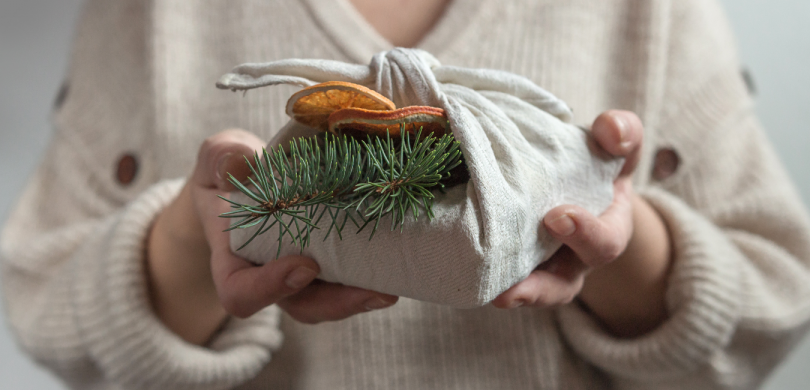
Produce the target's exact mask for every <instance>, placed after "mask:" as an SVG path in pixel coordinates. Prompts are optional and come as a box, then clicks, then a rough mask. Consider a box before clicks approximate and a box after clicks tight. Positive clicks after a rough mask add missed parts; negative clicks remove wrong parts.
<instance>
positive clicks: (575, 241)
mask: <svg viewBox="0 0 810 390" xmlns="http://www.w3.org/2000/svg"><path fill="white" fill-rule="evenodd" d="M618 184H619V185H617V186H616V192H617V193H616V194H615V198H614V201H613V203H612V204H611V205H610V207H608V209H607V210H605V212H604V213H602V215H600V216H599V217H598V218H597V217H595V216H593V215H592V214H591V213H589V212H587V211H586V210H585V209H583V208H581V207H578V206H560V207H556V208H554V209H552V210H551V211H550V212H549V213H548V214H546V216H545V218H543V224H544V225H545V227H546V229H547V230H548V231H549V233H551V235H552V237H554V238H555V239H557V240H559V241H560V242H562V243H563V244H565V245H567V246H568V247H570V248H571V250H572V251H573V252H574V253H575V254H576V255H577V256H578V257H579V258H580V259H581V260H582V262H583V263H585V264H586V265H588V266H590V267H599V266H602V265H604V264H607V263H609V262H610V261H613V260H615V259H616V258H618V257H619V255H621V254H622V252H624V250H625V248H626V247H627V242H628V241H629V240H630V236H631V235H632V234H633V213H632V202H631V199H630V195H629V192H630V191H631V189H630V185H629V181H622V182H621V183H618Z"/></svg>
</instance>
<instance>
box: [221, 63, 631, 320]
mask: <svg viewBox="0 0 810 390" xmlns="http://www.w3.org/2000/svg"><path fill="white" fill-rule="evenodd" d="M335 80H339V81H349V82H352V83H356V84H363V85H366V86H368V87H370V88H372V89H374V90H377V91H379V92H381V93H382V94H383V95H384V96H386V97H388V98H390V99H392V101H393V102H394V103H395V104H396V106H397V107H398V108H401V107H407V106H434V107H440V108H443V109H444V110H445V112H446V113H447V116H448V118H449V121H450V128H451V130H452V131H453V133H454V135H455V137H456V139H457V140H459V141H460V142H461V144H462V150H463V152H464V160H465V163H466V165H467V168H468V170H469V172H470V176H471V179H470V181H469V182H468V183H467V184H466V185H465V186H457V187H454V188H451V189H449V190H448V191H447V194H444V195H439V197H438V198H437V199H436V201H435V203H434V207H433V210H434V215H435V217H434V218H433V219H432V220H430V221H427V220H426V219H425V217H424V216H423V218H422V219H421V220H414V219H413V218H409V219H408V220H406V223H405V225H404V227H403V228H402V231H400V229H399V228H396V229H389V228H387V227H388V226H390V225H391V222H390V218H384V219H383V220H381V225H382V228H381V229H380V230H378V231H377V232H376V233H375V236H374V239H371V240H369V239H368V235H369V233H368V232H366V233H364V234H352V233H354V232H353V231H352V228H351V226H349V227H348V228H347V229H346V230H344V233H343V234H342V238H341V236H338V235H336V234H331V235H329V236H327V230H326V229H319V230H315V231H314V232H313V234H312V238H311V240H312V243H311V244H310V245H309V246H308V247H307V248H305V249H304V250H303V252H302V251H301V249H300V248H299V247H298V246H296V245H294V244H292V243H290V242H286V244H282V249H281V252H280V255H282V256H283V255H289V254H299V253H303V254H304V255H306V256H309V257H311V258H313V259H317V261H318V264H319V266H320V269H321V273H320V275H319V278H321V279H323V280H326V281H330V282H336V283H342V284H345V285H350V286H357V287H362V288H367V289H370V290H374V291H380V292H384V293H388V294H393V295H398V296H403V297H408V298H414V299H419V300H423V301H428V302H434V303H440V304H449V305H452V306H456V307H475V306H481V305H484V304H486V303H488V302H490V301H492V300H493V299H495V298H496V297H497V296H498V295H500V294H501V293H502V292H504V291H506V290H507V289H508V288H509V287H511V286H513V285H514V284H515V283H517V282H519V281H521V280H523V279H525V278H526V276H528V275H529V273H531V271H532V270H534V268H535V267H537V265H538V263H540V262H542V261H543V260H546V259H548V258H549V257H550V256H551V255H552V254H553V253H554V252H555V251H556V250H557V249H558V248H559V247H560V243H559V242H557V241H555V240H554V239H553V238H552V237H551V235H550V234H549V233H548V232H547V231H546V230H545V228H543V223H542V220H543V216H545V215H546V213H548V212H549V211H550V210H551V209H552V208H554V207H556V206H560V205H564V204H573V205H578V206H581V207H583V208H584V209H585V210H588V211H589V212H591V213H593V214H595V215H598V214H601V213H602V212H603V211H604V210H605V209H606V208H607V207H608V206H609V205H610V203H611V201H612V200H613V180H614V179H615V178H616V176H617V175H618V173H619V170H620V169H621V167H622V160H621V159H611V160H607V159H604V157H602V156H600V155H597V154H595V153H594V152H593V151H592V150H591V149H590V148H589V144H588V139H587V137H588V136H587V133H586V132H585V131H583V130H581V129H580V128H578V127H576V126H574V125H571V124H570V123H567V122H570V120H571V117H572V114H571V110H570V109H569V108H568V106H566V105H565V103H563V102H562V101H560V100H559V99H557V98H556V97H554V95H552V94H550V93H548V92H547V91H545V90H543V89H542V88H540V87H538V86H537V85H535V84H534V83H532V82H531V81H530V80H529V79H526V78H525V77H521V76H518V75H515V74H512V73H508V72H503V71H498V70H491V69H470V68H463V67H454V66H442V65H441V64H440V63H439V61H438V60H437V59H436V58H435V57H433V56H432V55H431V54H430V53H427V52H425V51H422V50H416V49H401V48H400V49H394V50H391V51H388V52H382V53H379V54H376V55H375V56H374V57H373V58H372V59H371V63H370V65H368V66H363V65H355V64H347V63H344V62H338V61H327V60H282V61H278V62H274V63H267V64H247V65H242V66H239V67H237V68H236V69H234V70H233V72H231V73H228V74H226V75H225V76H223V77H222V78H221V79H220V81H219V82H218V83H217V86H219V87H220V88H224V89H232V90H250V89H253V88H258V87H263V86H272V85H278V84H295V85H301V86H311V85H314V84H316V83H320V82H326V81H335ZM300 126H304V125H300ZM304 127H305V126H304ZM285 130H287V131H302V130H303V132H305V133H307V134H310V133H311V132H312V130H311V129H299V127H298V126H291V125H289V124H288V125H286V126H285V127H284V128H282V130H281V131H280V132H279V134H278V135H277V136H276V137H275V139H278V138H281V139H284V140H287V139H290V138H291V137H290V136H289V134H286V132H285ZM273 144H276V143H275V142H273V141H271V146H276V145H277V144H276V145H273ZM282 146H287V145H284V144H283V143H282ZM231 199H232V200H238V201H239V202H240V203H243V204H254V203H255V202H253V201H252V200H251V199H249V198H248V197H247V196H246V195H244V194H241V193H239V192H236V193H233V194H232V195H231ZM261 227H262V225H258V226H255V227H253V228H249V229H237V230H234V231H232V232H231V248H232V249H233V250H234V252H235V253H239V255H240V256H242V257H244V258H246V259H248V260H251V261H253V262H255V263H258V264H263V263H265V262H267V261H272V259H274V258H275V256H276V253H279V252H278V245H279V244H278V239H277V238H278V236H279V230H280V229H281V227H280V226H279V225H276V226H275V227H273V228H271V229H270V230H269V231H267V232H266V233H265V234H264V235H263V236H260V237H259V238H257V239H255V240H254V241H252V242H251V244H250V245H248V246H247V247H245V248H243V249H241V250H240V249H239V248H240V247H241V246H242V244H243V243H245V242H247V240H248V239H250V237H251V236H253V235H254V234H255V233H256V230H258V229H260V228H261ZM355 231H356V229H355ZM325 238H326V239H325ZM329 238H331V239H329ZM288 241H289V240H288Z"/></svg>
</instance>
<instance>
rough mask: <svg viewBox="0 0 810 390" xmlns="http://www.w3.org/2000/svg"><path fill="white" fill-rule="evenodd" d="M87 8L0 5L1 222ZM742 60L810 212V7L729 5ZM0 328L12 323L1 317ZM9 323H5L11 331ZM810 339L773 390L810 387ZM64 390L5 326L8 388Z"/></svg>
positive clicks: (3, 371)
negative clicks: (82, 10)
mask: <svg viewBox="0 0 810 390" xmlns="http://www.w3.org/2000/svg"><path fill="white" fill-rule="evenodd" d="M80 3H81V0H36V1H31V0H2V1H0V86H2V89H0V183H2V184H0V221H3V220H5V218H6V216H7V215H8V212H9V210H10V209H11V207H12V202H13V201H14V199H15V198H16V196H17V195H18V194H19V192H20V189H21V188H22V186H23V185H24V183H25V180H26V178H27V177H28V176H29V175H30V174H31V172H32V171H33V169H34V166H35V165H36V162H37V160H38V159H39V157H40V155H41V153H42V151H43V149H44V147H45V144H46V143H47V140H48V138H49V137H50V127H49V124H48V118H49V115H50V108H51V105H52V102H53V99H54V97H55V95H56V92H57V90H58V88H59V85H60V83H61V80H62V76H63V75H64V72H65V67H66V62H67V54H68V47H69V43H70V40H71V34H72V29H73V24H74V23H75V19H76V17H77V15H78V12H79V8H80ZM723 3H724V4H725V6H726V8H727V10H728V13H729V16H730V18H731V21H732V24H733V26H734V29H735V31H736V33H737V38H738V41H739V44H740V51H741V56H742V59H743V62H744V63H745V64H746V65H747V67H748V69H749V70H750V71H751V74H753V76H754V79H755V81H756V85H757V89H758V91H759V96H758V111H759V114H760V118H761V120H762V122H763V123H764V125H765V127H766V128H767V129H768V133H769V135H770V137H771V140H772V141H773V143H774V145H775V147H776V149H777V150H778V152H779V154H780V155H781V156H782V160H783V161H784V162H785V164H786V165H787V168H788V171H789V173H790V174H791V176H792V177H793V180H794V181H795V182H796V183H797V186H798V187H799V190H800V192H801V194H802V197H803V198H804V201H805V204H810V172H808V168H810V125H808V123H810V22H808V20H810V1H807V0H769V1H766V0H724V1H723ZM0 321H5V320H4V319H3V317H2V313H0ZM3 325H5V324H4V323H3ZM808 368H810V339H806V340H805V342H804V343H803V344H802V345H801V346H800V347H799V348H798V349H797V350H796V351H795V352H794V353H793V354H792V355H791V357H790V358H789V359H788V360H787V361H786V362H785V364H783V365H782V366H781V367H780V368H779V369H778V370H777V371H776V373H775V374H774V375H773V376H772V377H771V378H770V379H769V380H768V382H767V385H766V386H765V388H766V389H769V390H777V389H807V388H808V387H810V385H809V384H810V369H808ZM60 388H61V386H60V385H59V384H58V382H57V381H56V380H55V379H53V378H52V377H51V376H50V375H49V374H48V373H47V372H45V371H43V370H42V369H40V368H38V367H37V366H35V365H34V364H33V363H31V362H30V361H29V360H28V359H27V358H26V357H25V356H24V355H22V354H21V353H20V352H19V350H18V349H17V347H16V345H15V344H14V342H13V340H12V338H11V335H10V334H9V332H8V330H7V329H6V327H5V326H0V389H15V390H29V389H31V390H49V389H60Z"/></svg>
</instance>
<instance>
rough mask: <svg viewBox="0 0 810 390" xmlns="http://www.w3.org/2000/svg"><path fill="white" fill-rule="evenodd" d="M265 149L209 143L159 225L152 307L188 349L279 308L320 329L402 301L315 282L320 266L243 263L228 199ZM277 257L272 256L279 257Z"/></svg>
mask: <svg viewBox="0 0 810 390" xmlns="http://www.w3.org/2000/svg"><path fill="white" fill-rule="evenodd" d="M263 146H264V142H262V141H261V140H260V139H259V138H257V137H256V136H255V135H253V134H251V133H248V132H245V131H242V130H226V131H223V132H220V133H217V134H215V135H213V136H211V137H210V138H208V139H206V140H205V142H204V143H203V144H202V146H201V147H200V151H199V154H198V157H197V165H196V167H195V168H194V172H193V173H192V175H191V177H190V178H189V179H188V181H187V183H186V185H185V187H184V188H183V190H182V191H181V192H180V195H179V196H178V197H177V199H175V201H174V202H173V203H172V204H170V205H169V206H168V207H167V208H166V209H165V210H164V211H163V213H161V215H160V216H159V217H158V219H157V221H156V222H155V226H154V227H153V229H152V231H151V233H150V238H149V249H148V252H149V254H148V256H147V258H148V268H149V274H150V277H151V286H150V287H151V293H152V302H153V306H154V308H155V311H156V312H157V314H158V316H159V317H160V318H161V320H162V321H163V322H164V323H165V324H166V325H167V326H168V327H169V328H170V329H172V330H173V331H174V332H176V333H177V334H179V335H180V336H181V337H183V338H184V339H186V340H187V341H190V342H193V343H196V344H202V343H205V342H206V341H207V340H208V339H209V338H210V337H211V335H212V334H213V333H214V332H215V331H216V330H217V329H218V328H219V326H220V325H221V323H222V321H223V320H224V319H225V318H227V316H228V315H232V316H235V317H240V318H245V317H249V316H251V315H253V314H254V313H256V312H258V311H259V310H261V309H263V308H265V307H267V306H269V305H272V304H278V305H279V306H280V307H281V308H282V309H284V310H285V311H286V312H287V313H288V314H289V315H290V316H291V317H293V318H294V319H296V320H298V321H300V322H304V323H308V324H314V323H318V322H322V321H334V320H340V319H344V318H347V317H350V316H352V315H355V314H358V313H363V312H367V311H369V310H373V309H381V308H384V307H389V306H391V305H393V304H394V303H396V301H397V299H398V297H396V296H392V295H387V294H382V293H378V292H374V291H369V290H365V289H361V288H357V287H349V286H343V285H340V284H335V283H327V282H323V281H319V280H317V281H316V280H315V278H316V276H317V275H318V273H319V272H320V268H319V267H318V264H317V263H316V262H315V261H313V260H312V259H309V258H306V257H303V256H286V257H282V258H279V259H275V260H272V261H268V262H267V263H266V264H264V265H261V266H256V265H254V264H252V263H249V262H247V261H246V260H244V259H242V258H240V257H238V256H236V255H235V254H234V253H233V252H231V249H230V236H229V234H228V233H226V232H223V230H225V229H226V228H227V227H228V224H229V223H230V220H228V219H226V218H220V217H219V215H220V214H221V213H223V212H227V211H229V209H230V208H229V205H228V203H227V202H224V201H223V200H221V199H219V198H218V197H217V195H223V196H227V194H228V193H229V192H231V191H234V190H235V188H234V187H233V185H231V184H230V183H228V182H227V181H226V179H225V178H226V177H227V173H231V174H233V175H234V176H235V177H236V178H237V179H239V180H245V179H246V178H247V176H248V174H249V169H248V167H247V164H245V161H244V157H243V156H248V157H250V158H252V156H253V152H254V151H256V150H261V148H262V147H263ZM273 255H274V254H268V256H273Z"/></svg>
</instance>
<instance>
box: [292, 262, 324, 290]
mask: <svg viewBox="0 0 810 390" xmlns="http://www.w3.org/2000/svg"><path fill="white" fill-rule="evenodd" d="M316 276H318V273H317V272H315V271H314V270H311V269H309V268H307V267H298V268H296V269H294V270H293V271H292V272H290V274H289V275H287V278H286V279H284V283H286V284H287V287H289V288H292V289H296V290H298V289H302V288H304V287H306V286H307V285H308V284H310V283H311V282H312V280H313V279H315V277H316Z"/></svg>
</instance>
